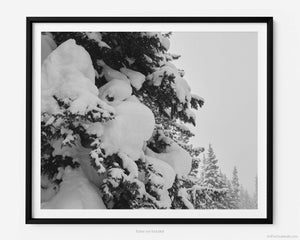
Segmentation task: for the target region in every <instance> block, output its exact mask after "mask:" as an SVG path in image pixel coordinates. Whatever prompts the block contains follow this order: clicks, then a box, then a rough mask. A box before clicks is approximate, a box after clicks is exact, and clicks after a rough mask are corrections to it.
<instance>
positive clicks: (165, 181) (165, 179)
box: [145, 155, 175, 189]
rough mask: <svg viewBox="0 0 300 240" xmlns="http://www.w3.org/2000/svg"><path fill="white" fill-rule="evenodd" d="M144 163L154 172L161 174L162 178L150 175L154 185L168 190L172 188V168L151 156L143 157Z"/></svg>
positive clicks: (173, 173) (173, 177)
mask: <svg viewBox="0 0 300 240" xmlns="http://www.w3.org/2000/svg"><path fill="white" fill-rule="evenodd" d="M145 160H146V163H148V164H151V165H152V167H153V169H154V170H155V172H157V173H159V174H161V175H162V176H161V177H160V176H157V175H155V174H152V176H151V177H152V178H151V180H152V182H156V184H159V183H160V184H161V185H163V186H164V188H166V189H169V188H171V187H172V186H173V183H174V180H175V172H174V170H173V168H172V167H171V166H170V165H169V164H167V163H165V162H164V161H162V160H160V159H158V158H154V157H151V156H147V155H145Z"/></svg>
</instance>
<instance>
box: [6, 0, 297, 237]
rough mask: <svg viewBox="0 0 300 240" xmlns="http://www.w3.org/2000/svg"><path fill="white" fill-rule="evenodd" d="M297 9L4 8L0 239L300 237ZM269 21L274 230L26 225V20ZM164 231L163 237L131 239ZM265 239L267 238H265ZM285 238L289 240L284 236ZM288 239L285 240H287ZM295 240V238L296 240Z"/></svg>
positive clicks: (225, 5) (30, 1)
mask: <svg viewBox="0 0 300 240" xmlns="http://www.w3.org/2000/svg"><path fill="white" fill-rule="evenodd" d="M299 11H300V3H299V0H298V1H297V0H294V1H293V0H285V1H279V0H277V1H275V0H268V1H267V0H266V1H262V0H247V1H239V0H227V1H222V0H218V1H214V0H209V1H193V2H192V1H190V2H188V1H182V0H181V1H177V0H173V1H170V0H169V1H166V0H165V1H161V0H152V1H147V2H143V3H142V1H139V0H134V1H122V0H112V1H102V0H85V1H78V0H67V1H62V0H52V1H47V2H45V1H38V0H27V1H21V0H20V1H14V0H9V1H2V2H1V7H0V17H1V21H0V25H1V28H0V29H1V38H0V47H1V57H0V61H1V63H0V66H1V70H0V71H1V75H0V76H1V78H0V79H1V80H0V81H1V101H0V102H1V117H0V126H1V135H2V136H1V144H0V146H1V160H0V161H1V165H0V168H1V174H0V177H1V181H0V184H1V191H0V192H1V193H0V206H1V211H0V221H1V223H0V229H1V230H0V238H1V239H30V240H34V239H39V240H40V239H74V240H75V239H107V238H108V239H121V238H123V239H142V238H143V239H181V238H194V239H230V240H232V239H272V238H280V239H288V237H292V236H295V235H297V236H298V239H299V238H300V207H299V204H300V194H299V191H300V188H299V185H298V184H299V175H298V172H299V167H300V164H299V160H300V159H299V154H298V149H299V138H298V135H299V133H300V127H299V123H300V113H299V105H298V103H299V102H300V97H299V96H300V94H299V89H300V67H299V57H298V56H299V53H300V14H299ZM130 15H131V16H248V15H249V16H250V15H253V16H259V15H261V16H265V15H272V16H274V20H275V24H274V28H275V30H274V39H275V42H274V51H275V52H274V53H275V54H274V57H275V59H274V76H275V78H274V96H275V102H274V105H275V109H274V119H275V127H274V137H275V139H274V163H275V167H274V186H275V191H274V192H275V195H274V199H275V207H274V224H273V225H258V226H253V225H243V226H241V225H220V226H217V225H202V226H201V225H200V226H197V225H196V226H158V225H153V226H149V225H148V226H99V225H88V226H72V225H60V226H57V225H48V226H43V225H42V226H38V225H35V226H32V225H25V224H24V220H25V209H24V199H25V51H26V47H25V33H26V32H25V17H26V16H130ZM137 230H140V231H141V230H162V232H163V233H136V231H137ZM270 235H271V236H270ZM283 235H288V236H285V237H284V236H283ZM289 239H291V238H289ZM294 239H295V238H294Z"/></svg>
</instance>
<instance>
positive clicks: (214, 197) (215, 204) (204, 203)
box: [191, 144, 228, 209]
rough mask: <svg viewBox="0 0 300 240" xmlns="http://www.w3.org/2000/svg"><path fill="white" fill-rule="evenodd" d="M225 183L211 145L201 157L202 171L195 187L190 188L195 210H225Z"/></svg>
mask: <svg viewBox="0 0 300 240" xmlns="http://www.w3.org/2000/svg"><path fill="white" fill-rule="evenodd" d="M227 190H228V189H227V187H226V183H225V181H224V178H223V177H222V173H221V172H220V169H219V166H218V159H217V158H216V155H215V153H214V150H213V148H212V146H211V144H210V145H209V147H208V151H207V155H206V156H205V155H204V156H203V161H202V171H201V173H200V178H199V181H198V182H197V185H194V187H193V188H192V191H191V192H192V196H193V197H192V199H193V202H194V204H195V206H196V208H204V209H224V208H226V193H227Z"/></svg>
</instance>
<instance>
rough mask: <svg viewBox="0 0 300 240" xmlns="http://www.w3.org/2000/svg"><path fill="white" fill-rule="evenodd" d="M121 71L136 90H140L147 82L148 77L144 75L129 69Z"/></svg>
mask: <svg viewBox="0 0 300 240" xmlns="http://www.w3.org/2000/svg"><path fill="white" fill-rule="evenodd" d="M120 71H121V72H122V73H124V74H125V75H126V76H127V77H128V78H129V80H130V84H131V85H132V86H133V87H134V88H135V89H136V90H140V88H141V87H142V85H143V83H144V82H145V80H146V77H145V75H144V74H142V73H140V72H137V71H134V70H132V69H129V68H121V69H120Z"/></svg>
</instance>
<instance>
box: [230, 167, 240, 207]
mask: <svg viewBox="0 0 300 240" xmlns="http://www.w3.org/2000/svg"><path fill="white" fill-rule="evenodd" d="M231 185H232V192H233V194H232V196H233V203H234V208H239V203H240V183H239V177H238V171H237V168H236V166H234V168H233V171H232V180H231Z"/></svg>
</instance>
